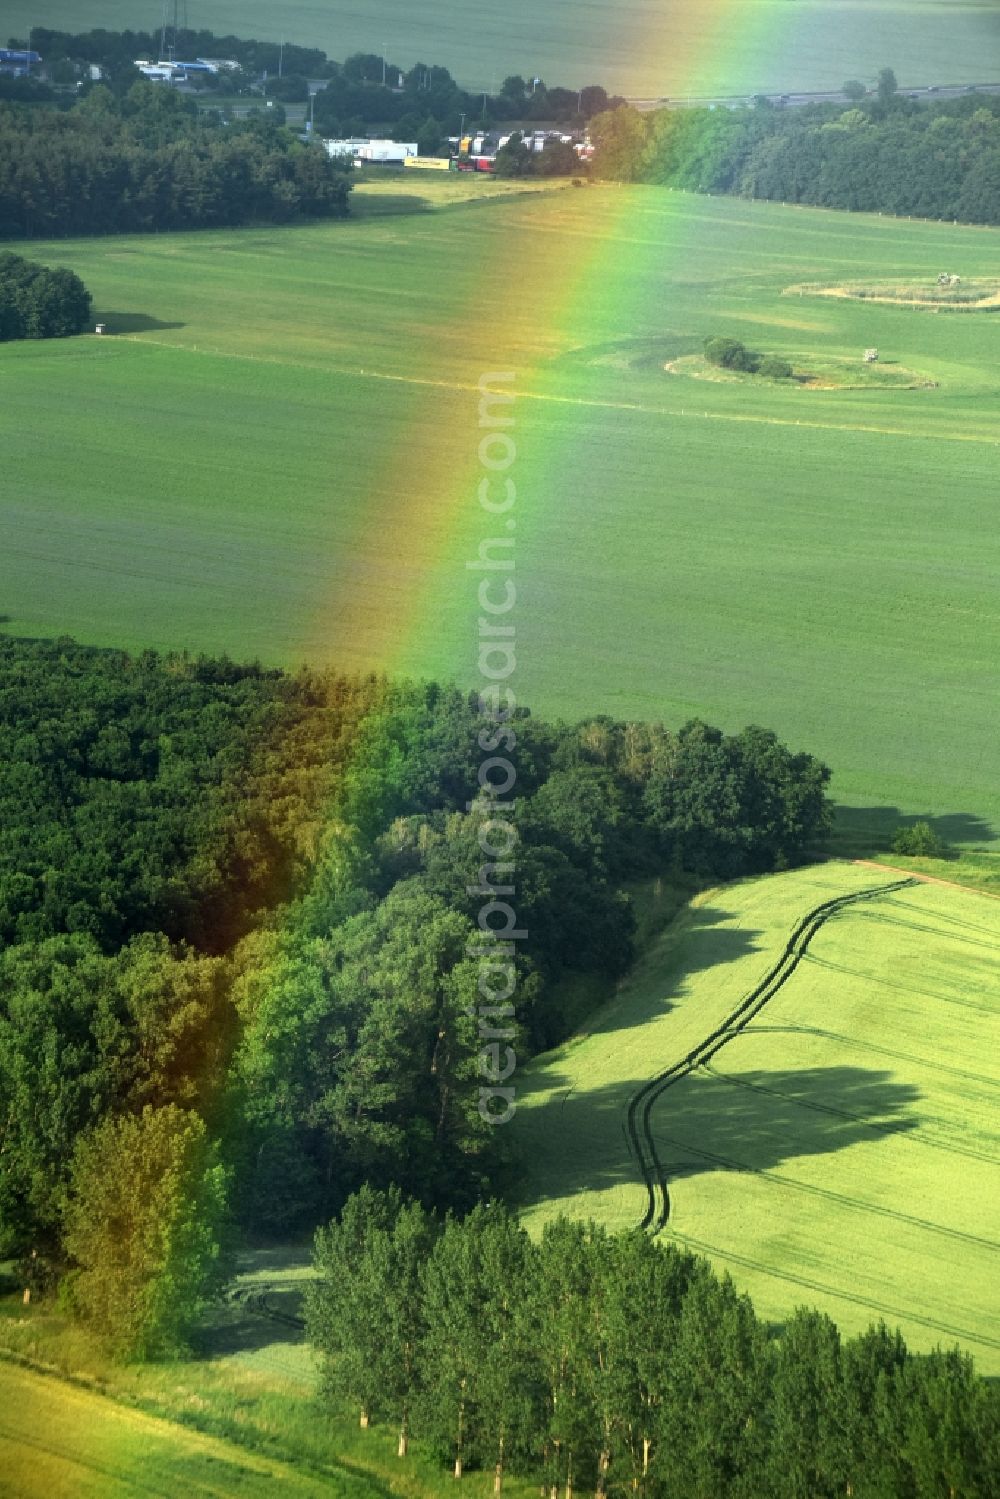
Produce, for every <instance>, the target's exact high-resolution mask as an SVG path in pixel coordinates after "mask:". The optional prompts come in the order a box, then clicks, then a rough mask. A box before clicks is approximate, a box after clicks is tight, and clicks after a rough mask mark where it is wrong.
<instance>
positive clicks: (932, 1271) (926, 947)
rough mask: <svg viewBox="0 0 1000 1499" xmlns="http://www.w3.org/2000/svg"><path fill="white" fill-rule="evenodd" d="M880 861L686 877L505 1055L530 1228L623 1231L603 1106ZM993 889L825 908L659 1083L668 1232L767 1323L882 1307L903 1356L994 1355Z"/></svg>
mask: <svg viewBox="0 0 1000 1499" xmlns="http://www.w3.org/2000/svg"><path fill="white" fill-rule="evenodd" d="M889 878H891V877H890V876H887V875H885V874H881V875H880V874H879V873H877V872H874V871H872V870H862V869H859V868H858V867H856V866H853V865H848V864H830V865H826V866H821V867H815V868H812V869H809V870H804V871H798V872H795V873H791V874H785V875H777V876H773V877H770V878H768V879H764V880H751V881H746V882H743V883H741V884H737V885H734V886H729V887H726V888H724V889H715V890H710V891H707V892H705V893H704V894H702V895H700V896H697V897H696V898H695V899H694V901H693V902H692V903H691V905H690V906H689V907H688V908H687V909H686V911H685V912H684V913H683V914H682V915H681V916H680V917H679V918H678V920H677V921H676V922H675V923H674V924H673V925H672V926H671V927H669V928H668V929H667V930H666V932H665V933H664V934H663V935H662V936H661V937H660V938H659V939H658V941H657V942H655V943H654V944H653V945H652V946H651V947H650V948H649V949H648V951H647V953H646V955H645V957H644V958H643V960H642V961H641V962H640V964H639V965H638V966H637V968H636V969H635V970H634V971H633V973H632V974H631V975H630V977H629V978H627V979H626V980H625V981H624V982H623V983H622V985H621V986H620V987H619V990H618V993H617V994H616V995H615V996H614V998H613V999H611V1000H610V1001H609V1002H608V1003H607V1005H606V1006H605V1008H604V1009H603V1010H601V1011H600V1012H598V1013H597V1014H596V1015H594V1016H593V1017H592V1018H591V1020H590V1022H589V1023H588V1024H587V1026H586V1027H585V1029H584V1030H583V1031H582V1032H581V1033H580V1034H579V1035H578V1036H577V1037H575V1038H574V1039H572V1040H571V1041H569V1042H568V1043H566V1044H565V1045H564V1046H562V1047H560V1048H559V1049H558V1050H556V1051H553V1052H551V1053H549V1054H548V1055H546V1056H544V1057H541V1058H538V1059H536V1061H534V1062H533V1063H531V1064H530V1065H529V1066H528V1067H527V1068H525V1069H524V1071H523V1072H522V1073H521V1074H520V1079H519V1087H520V1110H519V1113H518V1117H517V1120H516V1122H515V1125H514V1129H515V1130H516V1131H517V1139H518V1142H519V1144H520V1146H521V1147H522V1149H523V1153H524V1154H523V1159H524V1170H525V1187H524V1208H525V1219H526V1222H527V1224H528V1226H529V1228H533V1229H538V1228H540V1227H541V1225H542V1223H543V1222H544V1221H545V1220H546V1219H548V1218H550V1217H551V1216H553V1215H554V1214H556V1213H557V1212H559V1211H560V1210H564V1211H569V1212H572V1213H574V1214H576V1215H579V1216H590V1215H593V1216H594V1217H596V1218H599V1219H600V1220H602V1221H604V1222H606V1223H607V1224H608V1225H609V1226H611V1227H613V1228H616V1229H619V1228H624V1227H626V1226H628V1225H630V1224H633V1223H636V1222H637V1221H638V1220H639V1218H640V1217H641V1215H642V1211H643V1206H644V1201H645V1193H644V1191H643V1189H642V1186H641V1182H640V1179H639V1176H638V1172H637V1168H636V1166H635V1164H634V1163H633V1161H632V1159H631V1158H630V1155H629V1152H628V1149H627V1146H626V1142H625V1136H624V1133H623V1128H622V1123H623V1119H624V1116H625V1110H626V1107H627V1104H628V1100H629V1098H630V1097H631V1095H632V1094H633V1093H634V1092H635V1091H636V1090H637V1089H638V1088H639V1087H641V1086H642V1084H643V1083H645V1082H646V1081H647V1080H648V1079H649V1078H650V1077H651V1076H652V1075H654V1074H657V1073H658V1072H659V1071H660V1070H661V1069H663V1068H666V1067H669V1066H670V1065H671V1064H672V1063H674V1062H675V1061H678V1060H679V1059H681V1058H682V1057H685V1056H686V1055H687V1054H688V1053H689V1052H690V1051H691V1050H692V1049H693V1048H694V1047H695V1046H696V1045H697V1044H698V1043H699V1042H700V1041H701V1040H702V1039H703V1038H704V1037H706V1036H707V1035H709V1034H710V1033H711V1032H712V1031H713V1030H714V1029H715V1027H716V1026H718V1025H720V1024H721V1023H722V1021H723V1020H724V1019H725V1017H726V1016H727V1015H728V1014H729V1013H730V1011H732V1010H733V1008H734V1007H735V1006H736V1005H737V1003H738V1002H739V1001H740V999H741V998H742V997H743V995H744V994H746V993H748V992H749V991H750V990H751V989H752V988H753V986H754V985H755V984H756V983H757V982H758V981H759V980H760V979H761V977H762V976H763V974H764V973H765V972H766V971H767V970H768V969H769V968H770V966H771V964H772V963H773V962H774V961H775V959H776V958H777V957H778V956H779V955H780V953H781V951H782V949H783V948H784V944H785V942H786V941H787V939H788V937H789V935H790V933H791V931H792V929H793V927H794V926H795V924H796V922H797V921H798V920H799V919H800V918H801V917H802V916H804V915H805V913H806V912H807V911H809V910H811V909H813V908H814V907H816V906H817V905H819V904H820V902H822V901H825V900H828V899H830V898H831V897H835V896H838V895H841V894H844V893H847V892H849V891H854V890H860V889H867V888H871V887H874V886H878V885H881V884H883V883H886V882H887V880H888V879H889ZM998 939H1000V905H998V904H997V903H996V901H995V900H994V899H989V898H984V897H983V896H982V895H980V894H976V893H973V892H966V891H958V890H945V889H942V888H940V887H935V886H931V885H927V884H921V885H915V886H912V887H909V888H907V889H904V890H901V891H897V892H895V893H893V894H891V895H886V896H882V897H880V898H879V899H877V900H874V901H871V902H866V903H864V904H861V905H857V906H854V907H849V908H848V909H847V910H844V911H841V912H840V913H839V914H838V915H837V916H836V917H835V918H834V919H832V920H830V921H829V922H827V923H826V924H825V925H823V926H822V927H821V928H820V930H819V931H818V932H817V933H816V935H815V936H814V937H813V938H812V941H811V943H810V945H809V947H808V950H807V954H806V957H805V958H804V959H803V960H802V962H801V963H800V964H799V966H798V968H797V969H796V970H795V971H794V973H793V974H792V975H791V977H790V978H789V979H788V981H787V982H786V983H785V984H784V985H783V986H782V987H781V988H780V989H779V990H778V992H777V993H776V994H775V996H774V997H773V998H772V999H771V1000H770V1001H769V1003H768V1004H767V1005H766V1006H765V1007H764V1009H763V1010H762V1011H761V1012H760V1014H759V1015H758V1016H757V1017H756V1018H755V1019H754V1020H752V1021H751V1022H750V1024H749V1025H748V1027H747V1028H746V1029H745V1030H744V1031H743V1032H742V1033H741V1034H739V1035H738V1036H737V1037H735V1039H733V1040H731V1041H729V1042H728V1043H727V1044H726V1045H725V1046H724V1047H723V1048H722V1049H721V1050H720V1051H718V1052H717V1053H716V1054H715V1055H714V1057H712V1058H711V1060H710V1061H709V1062H708V1063H707V1064H706V1065H704V1066H702V1067H699V1068H697V1069H696V1070H695V1071H693V1072H692V1073H691V1074H690V1075H689V1076H687V1077H684V1078H683V1079H681V1080H680V1081H678V1082H676V1083H675V1084H673V1085H672V1086H671V1087H669V1088H668V1089H667V1090H666V1091H664V1092H663V1093H662V1094H661V1095H660V1097H659V1098H658V1099H657V1100H656V1102H655V1104H654V1106H653V1109H652V1112H651V1128H652V1133H653V1137H654V1139H655V1145H656V1152H657V1155H658V1157H659V1160H660V1162H661V1164H662V1166H663V1169H664V1174H665V1176H666V1179H667V1181H668V1184H669V1195H670V1216H669V1220H668V1223H667V1227H666V1229H665V1230H664V1232H665V1233H666V1234H667V1235H668V1236H669V1237H671V1238H673V1239H675V1240H676V1241H677V1242H678V1243H680V1244H683V1245H686V1246H688V1247H689V1248H691V1249H694V1250H697V1251H699V1252H701V1253H704V1254H706V1255H708V1256H709V1258H710V1259H711V1260H712V1261H713V1262H714V1264H715V1265H716V1268H717V1269H718V1270H720V1271H722V1270H729V1271H730V1272H731V1274H732V1275H733V1277H734V1279H735V1280H736V1282H737V1284H738V1286H739V1287H740V1288H741V1289H742V1290H745V1291H748V1292H750V1294H751V1295H752V1297H753V1299H754V1304H755V1306H756V1307H757V1309H758V1311H759V1312H760V1313H761V1314H762V1315H764V1316H767V1317H770V1318H772V1319H773V1320H774V1321H776V1322H780V1321H781V1320H782V1318H783V1317H784V1316H786V1315H787V1314H788V1312H789V1311H791V1309H792V1308H793V1307H795V1306H797V1305H800V1304H803V1303H807V1304H809V1305H815V1306H818V1307H820V1308H821V1309H822V1310H824V1311H826V1312H828V1313H829V1314H830V1315H831V1316H832V1317H833V1318H834V1319H835V1321H837V1322H838V1324H839V1325H840V1326H841V1328H842V1329H843V1330H844V1331H845V1332H853V1331H857V1330H860V1329H862V1328H863V1327H865V1326H866V1325H867V1324H868V1323H869V1322H870V1321H877V1320H878V1319H879V1318H884V1319H885V1321H886V1322H888V1323H889V1324H890V1326H895V1325H896V1324H898V1325H899V1326H901V1327H902V1329H903V1332H904V1334H905V1336H906V1339H907V1341H908V1343H909V1345H910V1346H911V1347H912V1348H913V1349H914V1350H915V1351H926V1350H927V1349H929V1348H931V1347H933V1346H935V1345H936V1344H938V1343H944V1344H952V1343H954V1342H956V1341H957V1342H959V1343H961V1344H962V1346H963V1347H965V1348H966V1349H967V1350H968V1351H969V1352H971V1353H972V1354H974V1356H975V1357H976V1360H977V1364H978V1366H979V1368H980V1370H981V1371H982V1372H984V1373H993V1374H995V1373H997V1372H998V1371H1000V1308H998V1305H997V1297H996V1284H995V1273H994V1271H995V1257H996V1244H997V1237H998V1232H1000V1213H998V1206H997V1204H998V1202H1000V1190H998V1185H1000V1184H998V1175H997V1172H998V1159H997V1152H996V1126H995V1108H996V1094H997V1088H998V1086H1000V1069H998V1066H997V1058H998V1056H1000V983H998V979H997V969H996V950H997V942H998Z"/></svg>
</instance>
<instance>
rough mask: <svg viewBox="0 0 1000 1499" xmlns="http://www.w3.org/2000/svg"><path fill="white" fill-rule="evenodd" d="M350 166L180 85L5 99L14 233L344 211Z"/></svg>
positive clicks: (2, 175)
mask: <svg viewBox="0 0 1000 1499" xmlns="http://www.w3.org/2000/svg"><path fill="white" fill-rule="evenodd" d="M349 186H350V184H349V182H348V177H347V174H346V172H345V170H344V169H343V167H341V166H339V165H338V164H337V163H335V162H333V161H331V160H330V158H329V157H328V156H327V155H326V153H325V152H324V151H322V150H320V149H319V148H318V147H316V146H311V145H303V144H302V143H301V142H300V141H299V140H297V139H296V137H295V136H294V134H292V133H291V132H290V131H286V130H284V129H282V128H280V127H279V126H277V125H276V124H275V123H273V122H271V121H269V120H267V119H266V118H263V117H261V118H252V119H249V120H246V121H238V122H235V123H233V124H232V125H230V126H228V127H225V128H223V126H222V125H221V123H220V122H219V121H218V120H217V119H212V118H207V117H204V116H202V115H201V114H199V111H198V109H197V107H196V106H195V104H194V103H193V101H191V100H190V99H187V98H185V97H184V96H183V95H180V94H177V93H175V92H173V91H171V90H170V89H167V88H164V87H157V86H156V85H153V84H149V83H145V82H142V81H140V82H137V83H135V84H133V85H132V87H131V88H130V89H129V91H128V92H127V93H126V94H125V95H124V96H121V97H118V96H116V95H115V94H113V93H112V92H111V90H110V89H107V88H105V87H103V86H102V85H98V86H97V87H96V88H93V89H92V90H90V91H89V92H88V93H87V94H86V96H85V97H83V98H81V99H80V100H79V101H78V102H77V103H75V104H74V106H73V107H72V108H71V109H69V110H67V111H54V110H48V109H38V108H34V107H30V106H25V105H18V104H10V103H7V104H4V103H0V225H2V226H3V227H2V230H0V234H3V235H4V236H6V237H7V238H11V239H15V238H31V237H35V236H40V235H45V236H50V237H54V236H64V235H74V234H124V233H136V232H145V231H148V230H161V229H200V228H210V227H233V226H236V225H240V224H249V223H255V222H269V223H286V222H288V221H290V220H292V219H297V218H303V217H305V218H329V217H341V216H343V215H344V214H346V212H347V195H348V192H349Z"/></svg>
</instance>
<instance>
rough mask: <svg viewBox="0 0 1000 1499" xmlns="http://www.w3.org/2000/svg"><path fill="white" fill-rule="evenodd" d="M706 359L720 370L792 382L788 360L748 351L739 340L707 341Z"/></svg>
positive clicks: (716, 339) (719, 339)
mask: <svg viewBox="0 0 1000 1499" xmlns="http://www.w3.org/2000/svg"><path fill="white" fill-rule="evenodd" d="M705 358H706V359H707V360H708V362H709V364H714V365H717V366H718V368H719V369H723V370H734V371H738V372H739V373H740V374H744V375H760V376H761V377H762V378H763V379H764V380H790V379H791V378H792V366H791V365H790V364H789V362H788V360H787V359H780V358H779V357H778V356H777V355H776V354H758V353H757V352H756V350H754V349H748V348H747V346H746V344H744V343H741V342H740V340H739V339H738V338H724V337H721V336H719V335H716V336H715V337H714V338H706V340H705Z"/></svg>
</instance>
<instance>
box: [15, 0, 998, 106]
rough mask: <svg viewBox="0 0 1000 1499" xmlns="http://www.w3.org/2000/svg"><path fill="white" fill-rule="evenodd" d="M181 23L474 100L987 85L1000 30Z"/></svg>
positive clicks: (754, 20)
mask: <svg viewBox="0 0 1000 1499" xmlns="http://www.w3.org/2000/svg"><path fill="white" fill-rule="evenodd" d="M184 9H186V11H187V15H188V19H189V21H190V24H191V25H192V26H194V27H199V26H204V27H208V28H209V29H211V30H214V31H215V32H216V33H219V34H223V33H235V34H236V35H237V36H241V37H246V36H256V37H260V38H263V39H265V40H273V41H278V40H279V39H280V37H281V36H284V37H285V39H286V40H287V41H295V42H300V43H304V44H306V45H309V46H322V47H325V48H326V51H327V52H328V54H329V55H330V56H331V57H335V58H343V57H346V56H348V55H349V54H350V53H352V52H359V51H360V52H373V53H376V54H378V55H381V54H382V52H383V50H385V51H386V52H387V53H388V55H389V56H390V57H391V58H392V60H393V61H394V62H397V63H399V64H400V65H401V66H403V67H408V66H410V65H412V64H413V63H415V62H417V61H418V60H419V61H422V62H435V63H443V64H444V65H445V66H447V67H449V68H450V69H451V71H452V72H453V73H454V75H455V76H456V77H457V78H458V79H459V81H460V82H462V83H464V84H465V85H466V86H467V87H469V88H490V87H494V88H495V87H497V86H498V85H499V83H500V80H501V79H502V78H503V77H504V75H505V74H507V73H522V74H524V75H525V76H527V77H529V78H530V77H532V76H534V75H541V76H543V77H544V78H545V79H546V81H547V82H548V83H550V84H552V83H559V84H563V85H568V86H571V87H574V88H577V87H580V86H582V85H583V84H587V83H603V84H604V85H605V86H606V87H607V88H608V89H609V90H610V91H612V92H614V91H617V92H620V93H625V94H632V95H651V94H652V95H664V94H669V95H672V96H674V97H677V96H681V95H685V94H705V93H713V92H722V93H732V94H739V93H753V92H755V91H756V90H760V89H766V90H772V89H775V90H779V91H781V90H785V91H787V90H789V89H791V88H795V89H829V88H839V86H840V84H841V83H843V81H844V79H845V78H854V77H870V76H871V75H872V74H874V73H875V72H876V71H877V70H878V68H879V67H881V66H883V65H885V64H890V65H891V66H893V67H894V68H895V69H896V71H897V73H898V74H899V76H900V79H901V80H902V81H903V82H906V83H950V82H955V83H969V82H986V81H989V79H991V78H993V77H994V75H995V74H996V62H997V57H998V49H1000V16H998V15H997V11H996V7H995V6H994V5H992V4H990V3H986V0H630V3H628V4H624V3H623V0H617V3H615V4H608V3H600V0H575V3H571V0H548V3H547V4H546V5H544V6H540V5H537V4H531V3H530V0H513V3H512V4H509V5H506V6H503V7H501V8H495V9H491V8H489V7H487V8H485V9H483V10H480V11H476V12H474V13H473V12H466V11H463V10H461V9H459V8H456V7H455V6H454V5H452V4H448V3H447V0H430V3H427V4H423V5H420V6H419V7H417V6H413V5H409V4H406V3H404V0H372V3H370V4H367V5H358V4H357V3H354V0H283V3H282V4H280V5H277V6H276V5H273V4H268V3H267V0H244V3H242V4H239V5H237V4H236V3H235V0H186V4H185V7H184ZM161 14H162V7H161V5H160V4H159V3H157V0H47V3H46V4H45V5H44V7H42V8H39V6H38V5H36V4H33V3H32V0H8V4H7V6H6V7H5V16H6V28H7V31H8V32H12V33H13V32H20V34H21V35H22V36H23V35H24V34H26V32H27V28H28V26H29V25H35V26H40V25H41V26H53V27H63V28H64V29H66V30H70V31H83V30H85V29H86V28H88V27H90V26H105V27H108V28H109V29H112V30H123V29H126V28H129V27H131V28H146V29H151V30H154V31H155V30H157V29H158V27H159V25H160V18H161ZM182 14H183V10H182ZM5 34H6V33H5ZM991 63H992V65H993V66H992V69H991Z"/></svg>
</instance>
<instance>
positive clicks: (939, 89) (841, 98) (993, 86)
mask: <svg viewBox="0 0 1000 1499" xmlns="http://www.w3.org/2000/svg"><path fill="white" fill-rule="evenodd" d="M870 92H871V93H872V94H874V89H873V90H871V91H870ZM899 93H900V95H901V96H902V97H903V98H909V99H925V100H934V99H957V98H960V97H961V96H962V95H963V94H1000V83H964V84H958V83H942V84H937V83H921V84H908V85H906V86H904V85H902V84H901V85H900V87H899ZM755 99H767V100H769V101H770V103H771V104H778V105H784V106H785V107H786V108H795V107H801V106H802V105H804V104H847V103H849V102H850V101H849V100H848V98H847V95H846V94H845V93H844V92H843V90H841V89H833V90H831V91H829V92H827V93H822V94H799V93H790V94H773V93H764V94H753V95H750V96H748V95H746V94H735V95H733V94H730V95H727V96H720V97H717V98H710V97H704V98H702V97H696V96H693V95H690V96H685V97H684V98H662V99H629V100H628V101H627V102H628V103H629V104H631V105H632V107H633V109H638V110H639V111H640V112H645V111H648V110H651V109H663V108H664V107H665V106H667V105H669V106H670V108H671V109H741V108H742V107H743V106H744V105H746V104H753V102H754V100H755Z"/></svg>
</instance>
